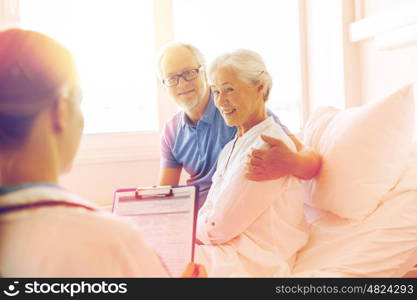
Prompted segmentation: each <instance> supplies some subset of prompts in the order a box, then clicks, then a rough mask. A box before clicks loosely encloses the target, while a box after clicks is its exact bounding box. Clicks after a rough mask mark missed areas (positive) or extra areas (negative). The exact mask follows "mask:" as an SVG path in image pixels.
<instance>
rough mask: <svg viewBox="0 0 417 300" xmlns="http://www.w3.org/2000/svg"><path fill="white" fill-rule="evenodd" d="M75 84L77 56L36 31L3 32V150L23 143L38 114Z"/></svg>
mask: <svg viewBox="0 0 417 300" xmlns="http://www.w3.org/2000/svg"><path fill="white" fill-rule="evenodd" d="M75 85H76V71H75V66H74V63H73V59H72V57H71V54H70V53H69V51H68V50H66V49H65V48H64V47H63V46H61V45H60V44H59V43H57V42H56V41H54V40H53V39H51V38H49V37H47V36H46V35H43V34H41V33H38V32H34V31H28V30H22V29H8V30H5V31H0V149H13V148H14V147H18V146H20V145H21V144H22V143H23V142H24V141H25V139H26V137H27V136H28V135H29V133H30V130H31V126H32V124H33V122H34V120H35V119H36V117H37V115H38V114H39V113H40V112H41V111H42V110H43V109H45V108H46V107H48V105H50V104H51V103H52V102H53V101H54V100H56V99H57V98H59V97H60V96H61V93H62V92H63V90H64V89H68V88H69V89H74V88H75Z"/></svg>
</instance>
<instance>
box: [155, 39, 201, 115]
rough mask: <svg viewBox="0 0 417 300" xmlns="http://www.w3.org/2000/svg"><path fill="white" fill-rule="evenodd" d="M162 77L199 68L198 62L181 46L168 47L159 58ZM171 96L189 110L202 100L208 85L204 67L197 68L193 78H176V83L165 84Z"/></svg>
mask: <svg viewBox="0 0 417 300" xmlns="http://www.w3.org/2000/svg"><path fill="white" fill-rule="evenodd" d="M160 67H161V75H162V79H166V78H169V77H172V76H175V75H179V74H183V72H186V71H190V70H195V69H198V68H200V64H199V62H198V60H197V58H196V57H195V56H194V54H193V53H192V52H191V51H190V50H189V49H187V48H186V47H183V46H177V47H173V48H170V49H168V50H167V51H166V52H165V55H164V56H163V57H162V60H161V66H160ZM165 88H166V89H167V91H168V94H169V95H170V96H171V98H172V99H173V100H174V101H175V102H176V103H177V104H178V105H179V106H181V107H182V108H183V109H184V110H185V111H191V110H193V109H195V108H196V107H198V105H199V104H201V103H202V102H203V101H204V96H205V95H206V92H207V89H208V85H207V80H206V76H205V73H204V69H203V68H201V69H199V70H198V74H197V76H196V77H195V78H194V79H191V80H186V79H184V77H180V78H178V84H176V85H174V86H171V87H168V86H166V85H165Z"/></svg>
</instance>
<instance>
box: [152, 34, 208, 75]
mask: <svg viewBox="0 0 417 300" xmlns="http://www.w3.org/2000/svg"><path fill="white" fill-rule="evenodd" d="M178 47H184V48H187V49H188V50H190V51H191V53H192V54H193V55H194V56H195V58H196V59H197V62H198V63H199V64H200V65H201V66H205V64H206V60H205V59H204V55H203V53H201V51H200V50H198V49H197V48H196V47H195V46H193V45H191V44H186V43H181V42H169V43H167V44H165V45H164V46H162V48H161V49H160V50H159V53H158V61H157V63H158V76H159V78H160V79H162V70H161V61H162V58H163V57H164V55H165V53H166V52H167V51H168V50H170V49H172V48H178Z"/></svg>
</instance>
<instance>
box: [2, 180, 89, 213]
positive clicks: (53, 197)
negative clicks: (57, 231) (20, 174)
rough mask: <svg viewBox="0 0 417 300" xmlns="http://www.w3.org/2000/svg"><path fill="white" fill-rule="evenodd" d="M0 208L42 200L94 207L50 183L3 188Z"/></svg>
mask: <svg viewBox="0 0 417 300" xmlns="http://www.w3.org/2000/svg"><path fill="white" fill-rule="evenodd" d="M0 198H1V201H0V202H1V203H0V207H4V206H10V205H20V204H28V203H34V202H38V201H41V200H48V201H69V202H74V203H79V204H82V205H85V206H90V207H94V204H93V203H90V202H88V201H85V200H84V199H81V198H80V197H79V196H78V195H76V194H73V193H72V192H70V191H68V190H66V189H64V188H62V187H59V186H57V185H54V184H49V183H34V184H24V185H20V186H13V187H2V195H0Z"/></svg>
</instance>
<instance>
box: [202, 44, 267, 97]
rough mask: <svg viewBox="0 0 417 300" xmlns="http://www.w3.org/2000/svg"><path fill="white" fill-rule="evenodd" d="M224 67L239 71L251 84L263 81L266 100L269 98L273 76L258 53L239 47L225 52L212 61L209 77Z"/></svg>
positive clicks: (241, 77)
mask: <svg viewBox="0 0 417 300" xmlns="http://www.w3.org/2000/svg"><path fill="white" fill-rule="evenodd" d="M224 67H227V68H231V69H233V70H235V71H236V72H238V74H239V78H240V79H241V80H243V81H245V82H247V83H249V84H254V85H255V84H257V83H259V82H262V84H263V90H262V91H263V96H264V101H267V100H268V97H269V92H270V90H271V88H272V78H271V75H269V73H268V71H267V69H266V66H265V63H264V61H263V60H262V57H261V56H260V55H259V54H258V53H256V52H254V51H251V50H247V49H238V50H235V51H233V52H229V53H226V54H223V55H221V56H219V57H217V58H216V59H215V60H214V61H213V62H212V63H211V65H210V67H209V70H208V74H209V77H210V78H212V76H213V73H214V72H215V71H217V70H218V69H220V68H224Z"/></svg>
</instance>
